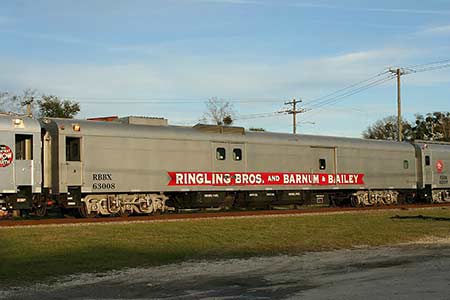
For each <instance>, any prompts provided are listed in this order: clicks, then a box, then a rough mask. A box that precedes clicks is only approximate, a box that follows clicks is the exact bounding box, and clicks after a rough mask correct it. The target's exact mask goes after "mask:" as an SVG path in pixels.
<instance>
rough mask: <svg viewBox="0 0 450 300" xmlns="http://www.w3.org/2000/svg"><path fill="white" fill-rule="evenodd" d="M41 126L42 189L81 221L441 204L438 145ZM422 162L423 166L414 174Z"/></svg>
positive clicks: (201, 128)
mask: <svg viewBox="0 0 450 300" xmlns="http://www.w3.org/2000/svg"><path fill="white" fill-rule="evenodd" d="M42 124H43V128H44V132H45V136H44V170H45V172H44V188H45V189H46V190H48V191H49V193H50V194H51V195H54V196H57V197H59V199H61V201H62V202H63V203H64V207H72V208H78V209H80V211H81V212H82V214H83V215H96V214H100V215H110V214H129V213H132V212H136V213H152V212H155V211H166V210H170V209H174V207H176V208H184V209H191V208H224V207H247V208H248V207H276V206H281V205H283V206H285V205H291V206H299V205H303V204H310V205H329V204H330V203H334V204H344V203H346V202H347V203H348V202H351V204H352V205H377V204H395V203H397V202H399V201H414V200H415V199H416V198H417V197H416V196H417V194H421V195H424V196H425V195H434V194H436V192H435V191H434V192H433V188H436V187H439V189H440V190H439V191H440V194H439V197H440V198H439V197H438V196H435V197H434V199H435V200H436V199H438V198H439V199H441V200H443V201H446V200H448V199H447V198H448V197H447V196H446V195H447V194H446V193H448V189H449V185H448V182H447V183H442V182H444V181H445V180H443V179H442V178H444V177H445V176H448V163H450V162H448V159H449V157H448V151H449V150H448V149H449V148H450V147H449V146H448V145H439V146H437V145H432V146H431V145H428V146H426V147H423V145H421V144H417V145H412V144H410V143H397V142H388V141H375V140H362V139H352V138H338V137H322V136H307V135H291V134H277V133H266V132H263V133H258V132H246V131H245V130H244V129H243V128H238V127H220V126H208V125H196V126H194V127H193V128H191V127H179V126H146V125H125V124H121V123H115V122H92V121H81V120H63V119H48V120H44V121H43V123H42ZM427 151H428V152H429V153H428V152H427ZM423 153H428V154H423ZM421 155H423V159H421V157H422V156H421ZM427 155H428V156H429V160H430V166H428V165H427V166H424V165H425V163H426V161H425V157H426V156H427ZM416 156H417V157H416ZM435 158H436V159H435ZM438 161H440V163H442V165H443V167H442V169H441V170H440V173H439V176H438V177H439V178H440V179H437V178H438V177H436V176H434V175H432V176H433V177H432V178H436V179H435V180H437V181H436V182H434V183H429V179H428V177H426V178H425V179H423V178H422V177H423V176H425V175H426V174H425V173H426V172H422V173H420V170H421V169H423V170H425V171H427V170H429V169H430V170H429V172H431V174H434V173H436V172H437V170H434V169H433V168H432V167H431V166H432V165H433V166H434V165H436V163H438ZM424 174H425V175H424ZM439 180H440V181H439ZM437 182H441V184H438V183H437ZM430 184H431V186H430ZM433 193H434V194H433ZM431 197H432V196H431ZM430 199H431V198H430Z"/></svg>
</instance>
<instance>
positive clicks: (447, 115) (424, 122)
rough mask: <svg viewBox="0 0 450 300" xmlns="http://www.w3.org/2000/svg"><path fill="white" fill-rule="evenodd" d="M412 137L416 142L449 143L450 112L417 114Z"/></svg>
mask: <svg viewBox="0 0 450 300" xmlns="http://www.w3.org/2000/svg"><path fill="white" fill-rule="evenodd" d="M413 135H414V139H417V140H435V141H447V142H450V112H433V113H427V114H426V116H423V115H420V114H417V115H416V120H415V126H414V127H413Z"/></svg>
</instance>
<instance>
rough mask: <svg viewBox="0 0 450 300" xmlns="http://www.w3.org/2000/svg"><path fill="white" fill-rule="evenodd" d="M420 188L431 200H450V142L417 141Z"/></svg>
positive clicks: (425, 196) (424, 195) (423, 195)
mask: <svg viewBox="0 0 450 300" xmlns="http://www.w3.org/2000/svg"><path fill="white" fill-rule="evenodd" d="M415 147H416V156H417V161H418V163H417V177H418V188H419V190H420V191H421V195H420V196H421V197H422V198H425V199H427V200H428V201H429V202H435V203H441V202H449V201H450V182H449V178H450V168H449V166H450V143H444V142H432V141H431V142H430V141H417V142H416V143H415Z"/></svg>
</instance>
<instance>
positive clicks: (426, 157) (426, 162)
mask: <svg viewBox="0 0 450 300" xmlns="http://www.w3.org/2000/svg"><path fill="white" fill-rule="evenodd" d="M425 166H426V167H429V166H431V157H430V156H429V155H425Z"/></svg>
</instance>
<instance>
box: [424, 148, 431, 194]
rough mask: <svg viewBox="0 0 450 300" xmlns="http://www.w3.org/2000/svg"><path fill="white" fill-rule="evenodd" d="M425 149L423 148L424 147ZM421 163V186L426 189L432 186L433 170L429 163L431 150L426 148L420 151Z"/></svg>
mask: <svg viewBox="0 0 450 300" xmlns="http://www.w3.org/2000/svg"><path fill="white" fill-rule="evenodd" d="M424 148H425V147H424ZM422 155H423V156H422V162H423V184H424V186H425V187H426V186H427V185H429V186H430V187H431V185H432V184H433V168H432V163H431V159H432V156H431V150H430V149H429V148H428V147H426V148H425V149H423V151H422Z"/></svg>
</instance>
